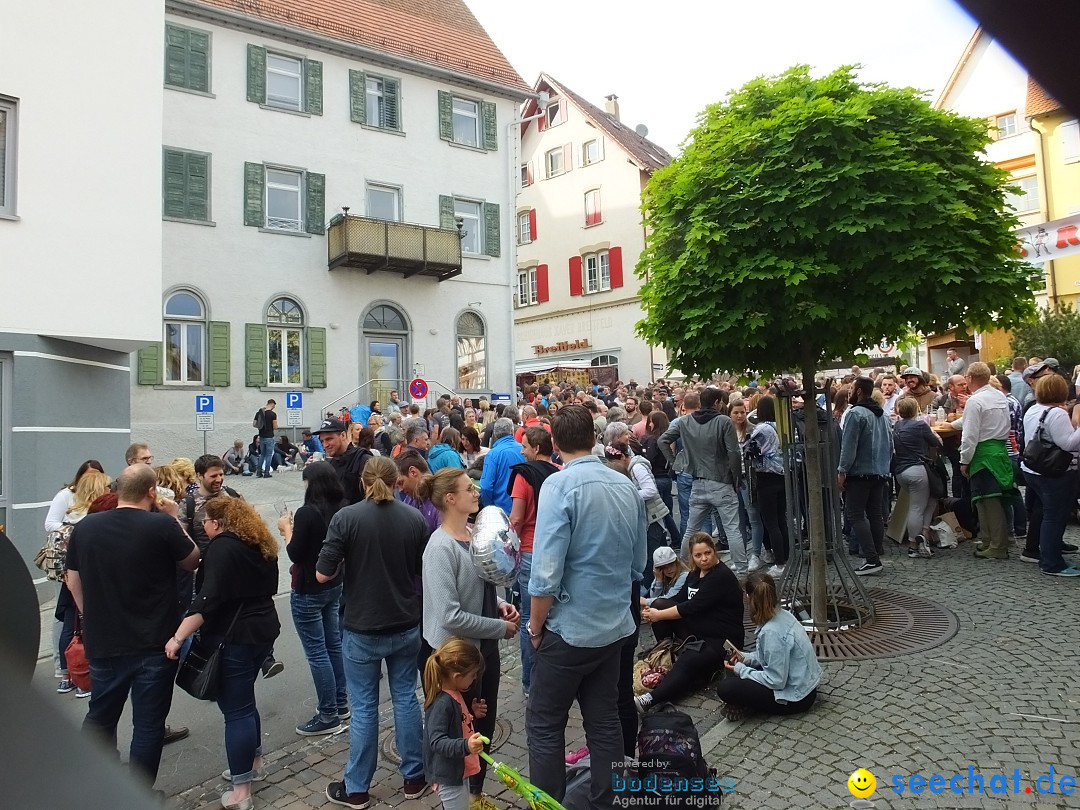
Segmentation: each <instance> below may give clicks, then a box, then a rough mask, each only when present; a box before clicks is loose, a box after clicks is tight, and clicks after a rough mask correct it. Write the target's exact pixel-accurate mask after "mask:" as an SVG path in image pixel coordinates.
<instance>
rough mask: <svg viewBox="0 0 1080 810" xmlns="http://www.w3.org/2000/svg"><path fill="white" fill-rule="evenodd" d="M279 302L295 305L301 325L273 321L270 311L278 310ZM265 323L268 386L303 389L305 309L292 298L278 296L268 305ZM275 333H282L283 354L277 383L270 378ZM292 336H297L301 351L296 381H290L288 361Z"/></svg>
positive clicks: (281, 346)
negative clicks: (271, 346) (272, 344)
mask: <svg viewBox="0 0 1080 810" xmlns="http://www.w3.org/2000/svg"><path fill="white" fill-rule="evenodd" d="M279 301H288V302H289V303H290V304H292V305H293V307H294V308H295V310H296V311H297V312H298V313H299V315H300V320H299V323H297V322H289V321H287V320H285V319H278V320H272V319H271V315H270V311H271V309H274V308H276V305H277V303H278V302H279ZM278 309H280V308H278ZM265 321H266V346H265V349H266V384H267V386H270V387H274V388H287V387H289V386H300V387H303V385H304V309H303V307H301V306H300V302H299V301H297V300H296V299H295V298H290V297H289V296H287V295H282V296H278V297H277V298H275V299H274V300H273V301H271V302H270V303H269V304H268V305H267V307H266V312H265ZM273 332H280V333H281V336H280V338H279V343H278V346H279V350H280V351H281V352H282V355H281V361H280V364H279V366H278V368H279V370H280V374H281V379H280V380H278V381H277V382H275V381H274V380H272V379H271V378H270V375H271V373H272V370H273V363H272V361H273V357H272V356H271V352H270V344H271V339H270V338H271V333H273ZM292 334H295V335H296V343H297V347H298V349H299V353H298V361H297V368H298V369H299V372H298V374H297V376H296V378H295V379H292V380H290V379H288V376H289V370H288V366H287V360H288V346H289V336H290V335H292Z"/></svg>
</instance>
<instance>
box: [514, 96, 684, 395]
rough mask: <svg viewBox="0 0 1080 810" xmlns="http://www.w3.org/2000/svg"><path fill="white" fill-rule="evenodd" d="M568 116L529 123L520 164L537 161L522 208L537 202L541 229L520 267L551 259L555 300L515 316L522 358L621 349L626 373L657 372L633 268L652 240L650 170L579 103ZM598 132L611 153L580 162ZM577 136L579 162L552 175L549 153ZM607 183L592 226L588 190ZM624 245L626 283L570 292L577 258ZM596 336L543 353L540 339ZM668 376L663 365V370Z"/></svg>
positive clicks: (645, 375)
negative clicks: (646, 227) (644, 203)
mask: <svg viewBox="0 0 1080 810" xmlns="http://www.w3.org/2000/svg"><path fill="white" fill-rule="evenodd" d="M562 103H563V104H568V105H569V107H568V109H567V112H566V121H565V122H564V123H562V124H559V125H557V126H554V127H548V128H546V129H545V130H543V131H539V130H538V129H537V126H536V123H535V122H534V123H532V124H530V125H529V128H528V130H527V132H526V133H525V135H524V136H523V137H522V144H521V160H520V163H526V162H530V161H531V163H532V165H533V177H534V180H535V182H534V183H533V185H531V186H528V187H526V188H524V189H521V190H520V192H519V194H518V200H517V210H518V211H523V210H527V209H530V208H535V209H536V212H537V214H536V218H537V228H536V230H537V236H538V238H537V239H536V240H535V241H533V242H532V243H530V244H524V245H520V246H518V262H517V264H518V267H519V268H525V267H528V266H532V265H536V264H547V265H548V272H549V293H550V299H549V301H548V302H547V303H541V304H536V305H532V306H527V307H521V308H519V309H517V310H516V311H515V313H514V317H515V324H516V327H515V332H514V345H515V353H514V356H515V359H516V360H517V361H518V362H519V363H531V362H533V361H537V360H541V359H551V360H552V365H555V364H556V363H557V362H558V360H560V359H562V360H569V359H574V358H581V357H584V358H585V359H586V360H587V359H589V358H590V357H592V356H595V355H597V354H612V353H614V354H618V356H619V359H620V363H619V374H620V376H621V378H622V379H624V380H626V379H629V378H631V377H633V378H634V379H635V380H637V381H639V382H640V381H642V380H647V379H651V377H650V359H649V347H648V345H647V344H646V343H645V341H644V340H642V339H641V338H639V337H637V336H636V335H634V324H635V323H637V321H639V320H640V319H641V318H642V317H643V315H644V313H643V312H642V310H641V305H640V301H639V299H638V297H637V293H638V290H639V289H640V287H641V282H640V280H639V279H638V277H637V276H636V275H635V274H634V268H635V266H636V265H637V262H638V259H639V257H640V256H641V251H642V250H643V249H644V246H645V239H644V231H643V230H642V226H641V210H640V206H641V190H642V187H643V183H644V182H645V181H646V178H645V176H644V175H643V173H642V172H641V170H640V169H638V167H637V166H635V165H633V164H632V163H630V162H629V161H628V158H627V154H626V153H625V152H624V151H623V150H622V148H621V147H620V146H619V145H618V144H617V143H616V142H615V141H613V140H612V139H610V138H607V137H606V136H604V135H603V134H602V133H601V131H600V130H599V129H597V128H596V127H594V126H593V125H592V124H591V123H589V121H588V119H587V118H586V116H585V115H584V114H583V113H582V112H581V111H580V110H579V109H578V108H577V107H575V106H573V104H572V103H570V102H568V101H563V102H562ZM594 138H601V139H603V141H604V159H603V160H602V161H600V162H599V163H594V164H591V165H589V166H582V165H581V150H582V144H583V143H585V142H586V141H589V140H592V139H594ZM565 143H570V144H572V152H573V155H574V166H573V169H572V170H571V171H569V172H567V173H566V174H562V175H559V176H556V177H553V178H551V179H545V173H546V166H545V155H546V153H547V152H548V151H549V150H551V149H554V148H557V147H558V146H560V145H562V144H565ZM596 188H599V189H600V200H601V212H602V214H603V222H601V223H600V224H598V225H593V226H590V227H585V197H584V195H585V192H586V191H589V190H591V189H596ZM616 246H617V247H621V248H622V250H623V286H622V287H621V288H618V289H613V290H610V291H606V292H599V293H593V294H585V295H579V296H571V295H570V269H569V268H570V257H571V256H580V255H581V254H583V253H586V252H589V251H592V250H601V249H606V248H610V247H616ZM583 338H586V339H588V340H589V343H590V347H591V348H590V349H589V350H587V351H576V352H570V353H560V354H545V355H543V356H542V357H538V356H537V354H536V352H535V351H534V349H533V346H534V344H537V343H545V344H548V345H550V344H552V343H556V342H558V341H560V340H569V341H573V340H578V339H583ZM654 355H655V362H657V363H662V362H663V361H664V359H665V355H664V353H663V351H662V350H656V351H655V352H654ZM657 376H662V372H657Z"/></svg>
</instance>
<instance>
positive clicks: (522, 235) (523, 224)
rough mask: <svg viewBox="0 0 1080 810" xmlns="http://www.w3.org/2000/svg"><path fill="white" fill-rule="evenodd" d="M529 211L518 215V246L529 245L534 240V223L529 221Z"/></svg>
mask: <svg viewBox="0 0 1080 810" xmlns="http://www.w3.org/2000/svg"><path fill="white" fill-rule="evenodd" d="M529 213H530V212H529V211H522V212H521V213H520V214H518V244H519V245H527V244H529V243H530V242H532V240H533V235H532V223H531V222H530V221H529Z"/></svg>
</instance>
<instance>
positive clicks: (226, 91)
mask: <svg viewBox="0 0 1080 810" xmlns="http://www.w3.org/2000/svg"><path fill="white" fill-rule="evenodd" d="M169 19H171V20H173V21H175V22H177V23H178V24H180V25H184V26H188V27H191V28H198V29H201V30H210V31H212V34H213V37H212V65H213V68H212V80H211V81H212V86H211V90H212V93H213V95H214V96H215V97H214V98H207V97H205V96H201V95H196V94H192V93H186V92H182V91H176V90H171V89H168V88H166V89H165V90H164V94H165V113H164V115H165V124H164V136H163V142H164V144H166V145H168V146H170V147H176V148H183V149H190V150H196V151H203V152H209V153H211V154H212V169H211V173H212V194H211V203H212V204H211V218H212V219H213V221H214V222H215V223H216V225H215V226H214V227H208V226H204V225H193V224H186V223H177V222H164V223H161V224H159V227H161V226H162V225H163V227H164V243H163V250H164V256H165V283H164V287H165V289H166V290H169V289H172V288H174V287H177V286H185V287H190V288H193V289H195V290H196V291H198V292H200V293H202V294H203V296H204V298H205V299H206V300H207V301H208V303H209V307H210V318H211V319H213V320H226V321H229V322H230V323H231V343H232V373H231V385H230V386H229V387H228V388H219V389H217V390H216V391H214V392H213V393H214V394H215V397H216V400H215V410H216V420H215V422H216V426H217V428H218V429H217V430H216V431H215V433H214V434H213V435H212V436H211V445H212V446H211V448H210V449H211V452H220V451H221V450H222V449H223V448H224V447H226V446H227V445H228V444H229V442H231V441H232V439H233V438H234V437H242V438H245V440H247V441H250V438H251V435H252V432H253V431H252V429H251V426H250V425H251V417H252V414H253V413H254V411H255V409H256V408H257V407H258V406H259V405H261V404H262V403H263V402H265V400H266V398H267V396H276V399H277V400H278V402H279V406H281V409H282V411H283V399H284V398H283V396H281V395H279V394H280V393H281V392H284V391H285V390H289V389H290V388H292V387H293V386H283V387H281V388H278V389H276V391H277V392H278V394H275V393H274V390H272V389H269V388H265V387H264V388H261V389H260V388H247V387H245V384H244V383H245V375H244V355H245V352H244V324H245V323H263V322H264V313H265V310H266V306H267V304H268V303H270V301H271V300H273V299H274V298H276V297H278V296H279V295H289V296H290V297H293V298H295V299H296V300H297V301H299V302H300V304H301V305H302V306H303V307H304V309H305V313H306V316H307V324H308V325H312V326H319V327H325V328H327V355H328V358H327V359H328V365H327V376H328V380H327V382H328V385H327V388H325V389H316V390H315V391H312V392H308V393H305V395H304V405H305V408H304V417H305V424H313V423H317V417H318V409H319V408H320V407H321V406H322V405H324V404H326V403H328V402H330V401H332V400H334V399H336V398H337V397H339V396H340V395H343V394H345V393H346V392H348V391H350V390H351V389H353V388H355V387H356V386H357V385H358V384H359V380H360V377H361V374H360V371H359V364H360V363H361V362H364V361H363V360H362V359H361V356H360V343H361V330H360V323H361V320H362V317H363V314H364V312H365V310H366V309H367V308H368V306H369V305H370V304H371V303H372V302H375V301H379V302H390V303H393V304H395V305H396V306H397V307H398V308H399V309H400V310H401V311H402V312H403V313H404V314H405V315H406V317H407V318H408V319H409V322H410V326H411V330H412V340H411V343H412V346H411V350H410V352H409V363H410V365H411V364H412V363H419V364H422V365H423V366H424V376H425V377H426V378H429V379H430V380H432V381H437V382H438V383H441V384H443V385H445V386H447V387H452V386H454V385H455V384H456V380H457V376H456V375H457V366H456V340H455V321H456V319H457V316H458V315H459V314H460V313H461V311H462V310H464V309H466V308H471V309H474V310H475V311H477V312H479V313H481V314H482V316H483V317H484V319H485V322H486V327H487V333H488V347H489V349H488V390H495V391H509V390H512V389H511V388H510V387H509V386H510V380H511V372H512V368H511V367H512V358H511V348H512V344H511V341H510V333H511V272H510V261H511V259H510V242H509V240H510V235H509V234H507V233H505V232H504V233H503V234H502V255H501V257H500V258H468V257H467V258H465V259H464V268H463V272H462V274H461V275H460V276H458V277H457V278H455V279H451V280H449V281H444V282H441V283H440V282H437V281H435V280H434V279H431V278H426V277H422V276H414V277H412V278H409V279H403V278H402V276H401V275H400V274H396V273H388V272H382V271H379V272H375V273H373V274H371V275H367V274H366V273H365V272H364V271H360V270H351V269H348V268H339V269H336V270H333V271H328V270H327V243H326V237H325V236H308V235H304V236H295V235H286V234H275V233H264V232H260V230H259V229H258V228H255V227H245V226H244V225H243V191H244V184H243V179H244V177H243V175H244V162H245V161H250V162H257V163H263V162H266V163H280V164H284V165H288V166H295V167H299V168H304V169H307V170H310V171H313V172H318V173H321V174H325V175H326V217H327V220H329V219H330V218H331V217H333V216H334V215H335V214H337V213H340V206H342V205H348V206H350V208H351V211H350V213H352V214H357V215H363V214H364V213H365V211H364V200H365V182H367V181H373V182H379V183H386V184H391V185H398V186H401V187H402V190H403V191H402V200H403V209H404V210H403V219H404V220H405V221H406V222H415V223H419V224H422V225H429V226H433V227H437V226H438V225H439V211H438V196H439V195H440V194H454V195H460V196H468V197H471V198H476V199H482V200H487V201H489V202H496V203H499V204H500V205H502V206H503V208H502V212H503V215H504V216H503V219H504V220H505V219H506V217H505V212H506V210H507V206H508V205H509V200H508V196H509V188H508V184H509V175H508V172H509V168H508V163H509V158H508V157H507V153H506V144H505V124H506V123H508V122H509V121H511V120H512V119H513V118H514V117H515V111H516V105H515V103H514V101H513V100H511V99H502V98H496V97H494V96H491V95H487V96H484V97H485V98H486V99H487V100H489V101H496V102H497V103H498V118H499V134H500V139H499V149H498V150H497V151H494V152H489V153H484V152H480V151H476V150H471V149H465V148H458V147H454V146H451V145H449V144H447V143H446V142H444V141H441V140H439V132H438V113H437V93H438V90H440V89H443V90H447V89H451V90H452V89H454V88H453V87H452V86H451V85H449V84H446V83H439V82H436V81H433V80H430V79H427V78H423V77H419V76H414V75H410V74H406V73H404V72H401V71H396V70H392V69H388V68H385V67H379V68H375V67H373V66H370V65H364V64H362V63H358V62H355V61H350V60H347V59H345V58H342V57H339V56H334V55H330V54H327V53H320V52H318V51H315V50H310V49H309V50H305V49H304V48H301V47H298V46H296V45H295V44H290V45H288V46H285V47H284V49H285V50H286V51H287V52H292V53H298V54H302V55H306V56H308V57H310V58H313V59H318V60H320V61H322V63H323V110H324V112H323V115H321V116H306V115H294V114H289V113H284V112H278V111H273V110H267V109H263V108H261V107H260V106H259V105H257V104H253V103H250V102H248V101H247V100H246V65H247V61H246V60H247V55H246V48H247V45H248V43H253V44H258V45H264V46H267V47H274V42H273V41H272V40H269V39H265V38H262V37H259V36H257V35H255V34H250V33H244V32H239V31H234V30H232V29H227V28H224V27H220V26H211V25H207V24H203V23H201V22H193V21H189V20H187V19H185V18H182V17H175V18H173V17H171V16H170V18H169ZM278 47H279V48H281V47H283V46H281V45H279V46H278ZM350 68H352V69H365V68H366V69H370V70H372V71H373V72H376V73H379V74H380V75H388V76H396V77H398V78H399V79H400V80H401V120H402V129H403V131H404V133H405V135H404V136H401V135H394V134H389V133H386V132H381V131H376V130H372V129H366V128H363V127H361V126H360V125H358V124H354V123H352V122H351V121H350V119H349V88H348V71H349V69H350ZM462 92H467V94H468V95H470V96H474V97H475V96H477V93H476V92H475V91H462ZM157 211H158V220H159V222H160V200H159V202H158V206H157ZM504 228H505V225H504ZM476 302H479V304H478V305H477V304H476ZM470 303H472V304H473V306H472V307H469V304H470ZM158 313H160V303H159V304H158ZM158 317H159V318H160V315H158ZM160 328H161V327H160V320H159V321H158V326H157V329H158V330H159V333H160ZM433 332H434V334H432V333H433ZM133 361H134V358H133ZM434 387H435V386H433V388H434ZM204 390H208V389H206V387H205V386H195V387H185V386H167V387H164V386H158V387H147V386H138V385H135V386H133V393H132V401H133V422H134V424H133V428H134V429H135V432H136V434H137V435H146V436H148V437H149V438H150V439H151V440H152V441H154V442H155V443H156V445H160V447H161V448H163V449H162V450H159V447H158V446H155V453H157V454H158V455H162V456H166V455H169V454H173V453H179V452H181V451H184V452H185V454H190V453H191V452H194V451H193V450H192V449H191V445H192V444H193V443H198V452H201V437H200V436H199V435H198V434H197V433H196V432H195V430H194V395H195V393H197V392H199V391H204ZM357 399H362V400H363V401H364V402H367V401H368V400H370V399H371V397H370V395H368V394H367V393H366V392H364V393H362V394H360V395H358V397H354V398H351V399H350V400H348V404H354V403H355V402H356V401H357ZM335 410H336V406H335ZM281 422H282V424H284V413H282V418H281Z"/></svg>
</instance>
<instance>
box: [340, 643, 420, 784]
mask: <svg viewBox="0 0 1080 810" xmlns="http://www.w3.org/2000/svg"><path fill="white" fill-rule="evenodd" d="M344 637H345V640H344V645H343V649H342V654H343V656H344V659H345V680H346V681H347V682H348V684H349V703H350V705H351V706H352V720H351V721H350V723H349V761H348V763H347V764H346V765H345V790H346V792H348V793H367V792H368V789H369V788H370V787H371V777H372V776H373V775H374V774H375V765H376V762H377V760H378V757H379V669H380V667H381V665H382V662H383V661H386V675H387V680H388V682H389V684H390V699H391V701H392V702H393V705H394V736H395V738H396V740H397V747H398V753H399V754H401V775H402V776H403V777H404V778H405V779H409V780H412V779H423V778H424V722H423V719H422V718H421V716H420V703H419V702H418V701H417V699H416V655H417V653H418V652H419V650H420V628H419V627H414V628H412V629H411V630H404V631H402V632H399V633H387V634H385V635H378V636H377V635H370V634H367V633H354V632H353V631H352V630H349V629H346V630H345V633H344Z"/></svg>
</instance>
